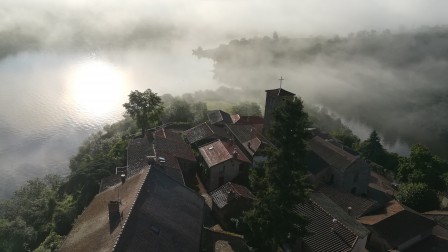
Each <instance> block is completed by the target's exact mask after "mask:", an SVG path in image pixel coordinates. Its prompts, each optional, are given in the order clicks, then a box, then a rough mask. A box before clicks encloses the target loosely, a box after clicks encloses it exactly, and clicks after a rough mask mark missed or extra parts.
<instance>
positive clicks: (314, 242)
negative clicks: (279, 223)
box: [295, 193, 369, 252]
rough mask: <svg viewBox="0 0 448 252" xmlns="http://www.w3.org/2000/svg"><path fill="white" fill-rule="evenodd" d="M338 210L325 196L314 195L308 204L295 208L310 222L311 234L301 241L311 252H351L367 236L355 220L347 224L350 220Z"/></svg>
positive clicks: (365, 231)
mask: <svg viewBox="0 0 448 252" xmlns="http://www.w3.org/2000/svg"><path fill="white" fill-rule="evenodd" d="M322 202H324V203H322ZM338 208H339V207H338V206H336V205H335V204H334V203H332V202H331V200H330V199H328V198H326V197H325V195H323V194H316V193H313V194H312V195H311V201H310V202H309V203H306V204H299V205H297V206H296V208H295V211H296V212H297V213H299V214H301V215H302V216H305V217H306V218H308V219H309V220H310V223H309V225H308V226H307V230H308V231H309V232H310V233H311V234H310V235H309V236H306V237H304V238H303V241H304V242H305V243H306V245H307V246H309V247H310V248H311V250H312V251H320V252H326V251H328V252H330V251H331V252H333V251H351V250H352V248H353V247H354V245H355V244H356V242H357V241H358V239H359V238H363V237H366V236H367V235H368V233H369V231H368V230H367V229H366V228H364V227H362V225H360V224H358V223H356V221H355V220H352V222H350V221H349V222H347V220H349V219H352V218H351V217H350V216H348V215H345V216H343V213H341V212H340V210H336V209H338ZM358 225H359V226H358Z"/></svg>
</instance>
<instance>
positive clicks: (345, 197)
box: [316, 186, 380, 217]
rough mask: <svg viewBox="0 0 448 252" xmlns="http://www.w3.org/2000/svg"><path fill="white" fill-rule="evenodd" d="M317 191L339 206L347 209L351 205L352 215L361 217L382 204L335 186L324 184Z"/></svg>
mask: <svg viewBox="0 0 448 252" xmlns="http://www.w3.org/2000/svg"><path fill="white" fill-rule="evenodd" d="M316 191H317V192H320V193H323V194H325V196H327V197H328V198H330V199H331V200H332V201H333V202H334V203H336V204H337V205H338V206H339V207H341V208H342V209H344V210H346V211H347V213H348V208H349V207H351V211H350V216H353V217H360V216H363V215H366V214H369V213H371V212H373V211H375V210H377V209H378V208H379V207H380V205H379V203H378V202H377V201H375V200H372V199H368V198H366V197H360V196H356V195H353V194H351V193H348V192H343V191H340V190H338V189H336V188H334V187H328V186H322V187H320V188H318V189H317V190H316Z"/></svg>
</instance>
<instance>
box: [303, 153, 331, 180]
mask: <svg viewBox="0 0 448 252" xmlns="http://www.w3.org/2000/svg"><path fill="white" fill-rule="evenodd" d="M305 159H306V164H307V168H308V171H309V172H311V173H312V174H314V175H317V174H319V173H320V172H322V171H324V170H326V169H327V168H329V167H330V165H329V164H328V163H327V162H325V160H323V159H322V158H321V157H319V156H318V155H317V154H316V153H314V152H313V151H308V152H307V153H306V156H305Z"/></svg>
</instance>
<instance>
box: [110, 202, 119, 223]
mask: <svg viewBox="0 0 448 252" xmlns="http://www.w3.org/2000/svg"><path fill="white" fill-rule="evenodd" d="M108 206H109V222H115V221H117V220H119V219H120V202H118V201H112V200H111V201H109V205H108Z"/></svg>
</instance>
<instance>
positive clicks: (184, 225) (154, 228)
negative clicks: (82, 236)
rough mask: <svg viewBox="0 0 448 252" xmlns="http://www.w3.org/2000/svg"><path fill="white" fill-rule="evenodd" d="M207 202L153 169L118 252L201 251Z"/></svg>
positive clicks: (117, 249) (121, 239)
mask: <svg viewBox="0 0 448 252" xmlns="http://www.w3.org/2000/svg"><path fill="white" fill-rule="evenodd" d="M204 211H205V203H204V199H203V198H202V197H201V196H200V195H198V194H197V193H196V192H194V191H192V190H190V189H189V188H186V187H185V186H183V185H181V184H179V183H177V182H176V181H175V180H173V179H171V178H170V177H169V176H167V175H166V174H164V173H163V172H162V171H160V170H159V169H158V168H155V169H154V168H151V170H150V172H149V174H148V178H147V182H146V183H145V184H144V186H143V188H142V190H141V193H140V195H139V198H138V200H137V202H136V203H135V206H134V210H133V212H132V215H131V217H130V219H129V220H128V223H127V224H126V229H125V231H124V232H123V234H122V237H121V238H120V241H119V243H118V245H117V248H116V251H199V250H200V241H201V232H202V225H203V216H204Z"/></svg>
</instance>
